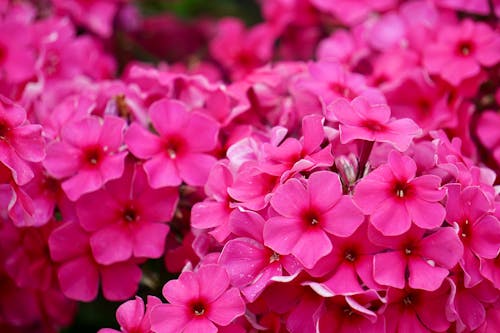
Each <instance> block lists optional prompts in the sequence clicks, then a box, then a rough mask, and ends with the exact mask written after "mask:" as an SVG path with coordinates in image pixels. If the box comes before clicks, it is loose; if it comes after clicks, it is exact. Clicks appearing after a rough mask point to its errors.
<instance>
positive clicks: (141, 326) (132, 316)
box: [98, 296, 161, 333]
mask: <svg viewBox="0 0 500 333" xmlns="http://www.w3.org/2000/svg"><path fill="white" fill-rule="evenodd" d="M158 304H161V301H160V299H159V298H158V297H155V296H148V298H147V304H146V306H144V301H143V300H142V298H140V297H138V296H135V299H133V300H130V301H127V302H125V303H123V304H122V305H120V307H119V308H118V309H117V310H116V320H117V321H118V324H120V331H117V330H114V329H111V328H102V329H100V330H99V331H98V333H118V332H123V333H151V319H150V316H151V311H152V310H153V309H154V307H155V306H156V305H158Z"/></svg>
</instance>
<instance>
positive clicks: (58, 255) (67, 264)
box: [49, 222, 142, 302]
mask: <svg viewBox="0 0 500 333" xmlns="http://www.w3.org/2000/svg"><path fill="white" fill-rule="evenodd" d="M89 236H90V235H89V234H88V233H87V232H86V231H85V230H83V229H82V227H81V226H80V225H79V224H78V223H76V222H66V223H64V224H62V225H61V226H59V227H58V228H57V229H55V230H54V231H53V232H52V233H51V235H50V237H49V249H50V256H51V258H52V260H53V261H55V262H57V263H59V264H60V266H59V267H58V270H57V277H58V280H59V285H60V287H61V290H62V292H63V293H64V295H65V296H66V297H68V298H70V299H74V300H78V301H83V302H90V301H92V300H93V299H95V298H96V297H97V292H98V288H99V280H100V281H101V285H102V291H103V294H104V297H105V298H106V299H108V300H110V301H121V300H125V299H127V298H129V297H131V296H132V295H134V294H135V292H136V291H137V288H138V284H139V280H140V279H141V275H142V272H141V269H140V268H139V267H138V266H137V265H136V264H135V263H133V262H132V261H127V262H120V263H116V264H112V265H107V266H104V265H100V264H98V263H97V262H96V261H95V259H94V257H93V255H92V251H91V249H90V244H89ZM108 245H110V246H112V244H108Z"/></svg>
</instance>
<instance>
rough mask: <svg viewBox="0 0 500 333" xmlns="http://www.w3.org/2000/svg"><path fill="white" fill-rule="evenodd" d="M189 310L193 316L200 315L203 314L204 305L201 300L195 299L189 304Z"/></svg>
mask: <svg viewBox="0 0 500 333" xmlns="http://www.w3.org/2000/svg"><path fill="white" fill-rule="evenodd" d="M191 311H192V312H193V314H194V315H195V316H202V315H203V314H205V311H206V306H205V304H204V303H203V302H202V301H197V302H194V303H193V304H191Z"/></svg>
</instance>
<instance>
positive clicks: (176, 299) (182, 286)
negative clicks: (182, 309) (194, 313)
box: [163, 271, 200, 306]
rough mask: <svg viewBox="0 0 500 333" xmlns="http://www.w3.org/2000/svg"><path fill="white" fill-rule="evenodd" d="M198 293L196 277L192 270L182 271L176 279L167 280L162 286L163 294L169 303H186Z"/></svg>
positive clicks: (196, 296)
mask: <svg viewBox="0 0 500 333" xmlns="http://www.w3.org/2000/svg"><path fill="white" fill-rule="evenodd" d="M199 294H200V286H199V283H198V279H197V277H196V275H195V273H193V272H189V271H187V272H183V273H182V274H181V275H180V276H179V278H178V279H177V280H170V281H168V282H167V283H166V284H165V286H163V296H165V298H166V299H167V301H169V302H170V303H171V304H175V305H177V304H178V305H186V306H187V305H188V304H189V302H191V300H193V299H197V298H198V297H199Z"/></svg>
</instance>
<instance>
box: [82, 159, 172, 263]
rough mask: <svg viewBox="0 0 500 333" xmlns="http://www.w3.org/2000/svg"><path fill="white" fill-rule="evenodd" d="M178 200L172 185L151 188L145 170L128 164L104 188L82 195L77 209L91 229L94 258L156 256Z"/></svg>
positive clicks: (110, 260) (113, 260)
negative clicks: (124, 169)
mask: <svg viewBox="0 0 500 333" xmlns="http://www.w3.org/2000/svg"><path fill="white" fill-rule="evenodd" d="M177 201H178V193H177V190H176V189H175V188H172V187H170V188H169V187H164V188H161V189H151V188H150V186H149V184H148V182H147V178H146V175H145V174H144V171H142V169H141V168H140V167H138V166H137V167H134V166H133V165H128V166H127V170H126V172H125V173H124V175H123V177H122V178H120V179H116V180H113V181H110V182H108V184H107V185H106V189H101V190H98V191H96V192H93V193H89V194H87V195H84V196H83V197H81V198H80V199H79V200H78V202H77V203H76V212H77V215H78V217H79V221H80V224H81V226H82V227H83V228H84V229H85V230H87V231H88V232H90V233H91V236H90V246H91V248H92V253H93V255H94V257H95V259H96V261H97V262H99V263H101V264H104V265H109V264H113V263H116V262H120V261H126V260H128V259H130V258H131V257H135V258H141V257H144V258H159V257H160V256H161V255H162V253H163V250H164V247H165V238H166V235H167V232H168V229H169V228H168V226H167V225H166V224H165V222H167V221H169V220H170V219H171V218H172V216H173V213H174V210H175V207H176V205H177ZM98 206H99V207H101V208H100V209H94V207H98ZM111 243H112V244H113V246H109V244H111Z"/></svg>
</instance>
